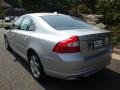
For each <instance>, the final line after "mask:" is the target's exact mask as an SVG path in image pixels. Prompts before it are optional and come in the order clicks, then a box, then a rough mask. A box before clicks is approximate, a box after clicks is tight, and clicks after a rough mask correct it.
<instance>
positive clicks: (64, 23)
mask: <svg viewBox="0 0 120 90" xmlns="http://www.w3.org/2000/svg"><path fill="white" fill-rule="evenodd" d="M41 17H42V18H43V19H44V20H45V21H46V22H47V23H48V24H49V25H51V26H52V27H53V28H55V29H57V30H70V29H91V28H92V26H91V25H89V24H87V23H85V22H83V21H81V20H80V19H77V18H74V17H71V16H67V15H47V16H41Z"/></svg>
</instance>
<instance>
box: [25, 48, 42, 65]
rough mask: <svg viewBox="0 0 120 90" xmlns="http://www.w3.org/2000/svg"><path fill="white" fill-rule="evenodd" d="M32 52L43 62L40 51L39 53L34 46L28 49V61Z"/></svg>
mask: <svg viewBox="0 0 120 90" xmlns="http://www.w3.org/2000/svg"><path fill="white" fill-rule="evenodd" d="M32 53H34V54H35V55H36V56H37V57H38V58H39V60H40V63H41V64H42V62H41V59H40V57H39V55H38V53H37V52H36V51H35V50H34V49H32V48H29V49H28V50H27V57H28V61H29V58H30V55H31V54H32ZM42 66H43V65H42Z"/></svg>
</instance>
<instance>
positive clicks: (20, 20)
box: [11, 16, 24, 29]
mask: <svg viewBox="0 0 120 90" xmlns="http://www.w3.org/2000/svg"><path fill="white" fill-rule="evenodd" d="M23 19H24V16H21V17H19V19H18V20H16V21H15V22H14V24H13V25H12V27H11V28H12V29H19V28H20V24H21V23H22V21H23Z"/></svg>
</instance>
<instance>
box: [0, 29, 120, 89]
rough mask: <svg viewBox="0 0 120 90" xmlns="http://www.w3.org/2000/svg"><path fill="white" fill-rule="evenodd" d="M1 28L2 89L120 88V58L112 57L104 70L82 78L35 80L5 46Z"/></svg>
mask: <svg viewBox="0 0 120 90" xmlns="http://www.w3.org/2000/svg"><path fill="white" fill-rule="evenodd" d="M3 35H4V29H0V90H44V89H46V90H120V59H112V61H111V64H110V65H109V66H108V67H107V68H106V69H104V70H102V71H100V72H98V73H96V74H94V75H92V76H89V77H87V78H81V79H80V80H72V81H67V80H60V79H55V78H50V77H49V78H47V79H46V80H44V81H39V82H37V81H35V80H34V79H33V78H32V76H31V74H30V69H29V67H28V64H27V63H26V62H25V61H24V60H23V59H22V58H20V57H19V56H18V55H16V54H15V53H14V52H13V51H11V52H8V51H7V50H6V49H5V46H4V39H3Z"/></svg>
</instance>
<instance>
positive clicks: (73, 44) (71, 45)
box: [53, 36, 80, 53]
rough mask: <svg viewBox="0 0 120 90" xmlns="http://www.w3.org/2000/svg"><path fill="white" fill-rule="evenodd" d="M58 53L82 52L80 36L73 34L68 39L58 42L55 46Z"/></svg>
mask: <svg viewBox="0 0 120 90" xmlns="http://www.w3.org/2000/svg"><path fill="white" fill-rule="evenodd" d="M53 51H54V52H57V53H74V52H80V45H79V37H78V36H72V37H70V38H68V39H66V40H63V41H60V42H58V43H57V44H56V45H55V47H54V48H53Z"/></svg>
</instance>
